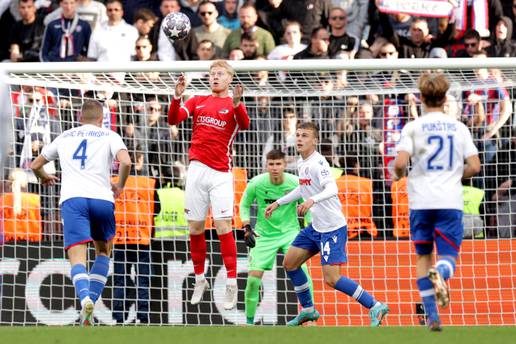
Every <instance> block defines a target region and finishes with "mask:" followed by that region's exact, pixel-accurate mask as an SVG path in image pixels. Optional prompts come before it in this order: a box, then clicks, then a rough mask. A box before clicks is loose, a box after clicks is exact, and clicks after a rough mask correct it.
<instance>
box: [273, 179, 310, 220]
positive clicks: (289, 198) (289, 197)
mask: <svg viewBox="0 0 516 344" xmlns="http://www.w3.org/2000/svg"><path fill="white" fill-rule="evenodd" d="M300 198H301V188H300V187H299V186H298V187H297V188H295V189H294V190H292V191H290V192H289V193H288V194H286V195H285V196H283V197H281V198H280V199H279V200H277V201H276V202H274V203H272V204H269V205H268V206H267V208H266V209H265V218H267V219H268V218H269V217H271V215H272V212H273V211H274V210H276V209H277V208H278V207H279V206H280V205H283V204H288V203H291V202H295V201H297V200H298V199H300Z"/></svg>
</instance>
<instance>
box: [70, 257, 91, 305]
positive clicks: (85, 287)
mask: <svg viewBox="0 0 516 344" xmlns="http://www.w3.org/2000/svg"><path fill="white" fill-rule="evenodd" d="M72 281H73V285H74V287H75V292H76V293H77V296H78V297H79V300H80V301H81V305H82V303H83V300H84V299H86V298H87V297H89V296H90V279H89V277H88V273H87V272H86V267H85V266H84V265H82V264H75V265H74V266H72Z"/></svg>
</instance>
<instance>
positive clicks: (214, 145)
mask: <svg viewBox="0 0 516 344" xmlns="http://www.w3.org/2000/svg"><path fill="white" fill-rule="evenodd" d="M188 117H192V119H193V128H192V143H191V144H190V149H189V151H188V155H189V158H190V160H198V161H200V162H202V163H203V164H205V165H207V166H209V167H211V168H213V169H215V170H217V171H221V172H228V171H231V161H232V160H233V158H232V152H233V149H232V148H233V141H234V140H235V137H236V134H237V132H238V129H247V128H248V127H249V116H248V115H247V110H246V108H245V106H244V104H243V103H242V102H240V104H239V105H238V106H237V107H236V108H235V107H233V98H231V97H226V98H219V97H214V96H212V95H209V96H195V97H192V98H190V99H188V100H187V101H186V102H185V103H184V104H183V106H181V99H175V98H174V99H173V100H172V103H171V104H170V110H169V111H168V124H171V125H176V124H179V123H180V122H182V121H184V120H185V119H187V118H188Z"/></svg>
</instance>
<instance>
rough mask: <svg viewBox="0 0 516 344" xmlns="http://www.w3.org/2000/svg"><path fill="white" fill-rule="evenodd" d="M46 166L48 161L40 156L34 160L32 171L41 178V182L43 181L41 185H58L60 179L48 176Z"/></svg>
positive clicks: (31, 166)
mask: <svg viewBox="0 0 516 344" xmlns="http://www.w3.org/2000/svg"><path fill="white" fill-rule="evenodd" d="M46 164H48V160H47V159H45V158H44V157H43V156H41V155H40V156H38V157H37V158H36V159H34V161H33V162H32V164H31V165H30V168H31V169H32V171H33V172H34V174H35V175H36V177H38V178H39V180H40V181H41V184H43V185H54V184H56V183H57V181H58V180H59V178H57V177H56V176H53V175H50V174H47V173H46V172H45V169H44V168H43V166H45V165H46Z"/></svg>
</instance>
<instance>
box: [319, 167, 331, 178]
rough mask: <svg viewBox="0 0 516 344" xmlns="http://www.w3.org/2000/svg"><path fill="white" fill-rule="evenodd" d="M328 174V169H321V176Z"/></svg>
mask: <svg viewBox="0 0 516 344" xmlns="http://www.w3.org/2000/svg"><path fill="white" fill-rule="evenodd" d="M329 175H330V171H328V170H327V169H324V170H321V176H323V177H328V176H329Z"/></svg>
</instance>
